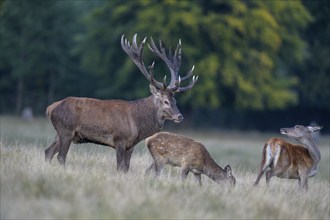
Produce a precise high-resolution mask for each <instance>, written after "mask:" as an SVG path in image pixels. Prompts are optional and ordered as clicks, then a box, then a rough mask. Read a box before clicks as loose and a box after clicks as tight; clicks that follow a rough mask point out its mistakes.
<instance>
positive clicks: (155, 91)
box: [149, 84, 160, 97]
mask: <svg viewBox="0 0 330 220" xmlns="http://www.w3.org/2000/svg"><path fill="white" fill-rule="evenodd" d="M149 88H150V92H151V93H152V94H153V95H154V96H157V97H158V96H159V95H160V92H159V91H158V90H157V88H156V87H155V86H154V85H152V84H149Z"/></svg>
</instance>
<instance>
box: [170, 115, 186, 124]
mask: <svg viewBox="0 0 330 220" xmlns="http://www.w3.org/2000/svg"><path fill="white" fill-rule="evenodd" d="M183 119H184V117H183V115H182V114H178V115H176V116H175V118H174V119H173V121H174V122H175V123H180V122H182V121H183Z"/></svg>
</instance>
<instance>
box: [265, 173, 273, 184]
mask: <svg viewBox="0 0 330 220" xmlns="http://www.w3.org/2000/svg"><path fill="white" fill-rule="evenodd" d="M272 177H273V172H272V171H271V170H268V171H267V172H266V184H267V187H269V181H270V179H271V178H272Z"/></svg>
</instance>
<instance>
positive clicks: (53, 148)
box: [45, 135, 61, 163]
mask: <svg viewBox="0 0 330 220" xmlns="http://www.w3.org/2000/svg"><path fill="white" fill-rule="evenodd" d="M60 144H61V143H60V139H59V137H58V135H56V138H55V141H54V142H53V143H52V145H50V146H49V147H48V148H47V149H46V150H45V161H46V162H48V163H50V161H51V160H52V159H53V157H54V155H55V154H56V153H58V152H59V151H60Z"/></svg>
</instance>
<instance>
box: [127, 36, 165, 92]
mask: <svg viewBox="0 0 330 220" xmlns="http://www.w3.org/2000/svg"><path fill="white" fill-rule="evenodd" d="M124 36H125V35H124V34H123V35H122V36H121V47H122V48H123V50H124V51H125V52H126V53H127V54H128V55H129V56H130V58H131V59H132V61H133V62H134V63H135V65H136V66H137V67H138V68H139V69H140V71H141V73H142V74H143V75H144V76H145V77H146V78H147V80H148V81H149V82H150V83H151V84H153V85H154V86H155V87H157V88H158V89H160V90H163V89H164V87H163V84H162V83H160V82H158V81H156V80H155V79H154V78H153V76H150V74H149V73H148V71H147V69H146V67H145V65H144V62H143V60H142V53H143V48H144V44H145V42H146V40H147V37H145V38H144V39H143V41H142V42H141V44H140V46H138V44H137V42H136V38H137V34H134V36H133V40H132V45H131V44H130V42H129V41H128V40H127V39H125V38H124ZM152 68H153V64H152ZM151 71H153V70H151Z"/></svg>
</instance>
